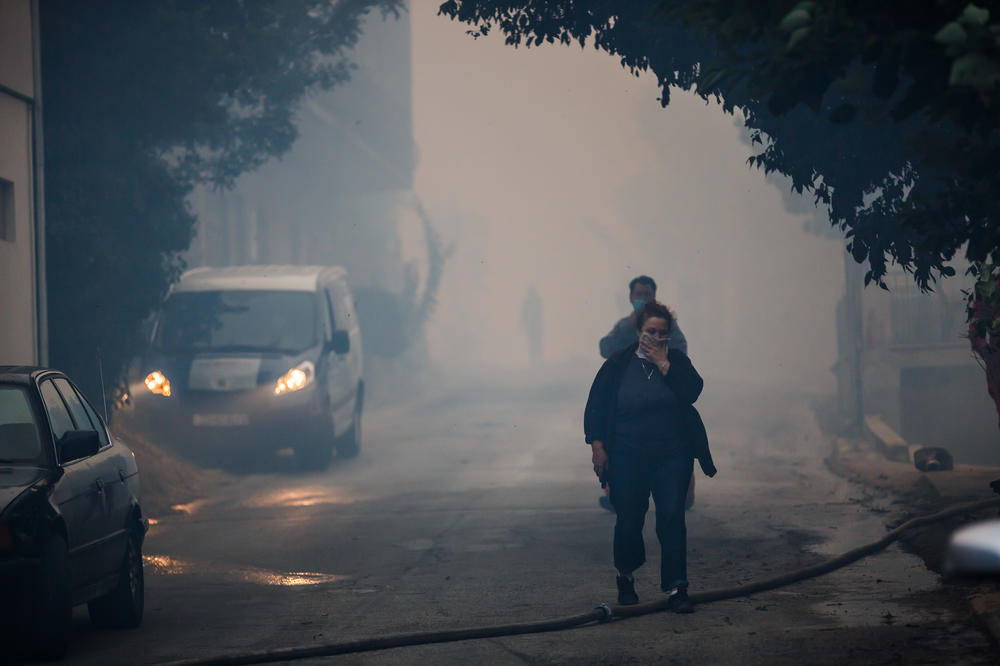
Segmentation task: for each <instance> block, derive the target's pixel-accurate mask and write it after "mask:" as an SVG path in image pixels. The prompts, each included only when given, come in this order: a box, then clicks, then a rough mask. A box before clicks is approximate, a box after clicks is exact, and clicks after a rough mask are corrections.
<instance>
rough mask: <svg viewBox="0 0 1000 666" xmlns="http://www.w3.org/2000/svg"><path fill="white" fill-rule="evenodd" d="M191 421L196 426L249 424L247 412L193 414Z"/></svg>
mask: <svg viewBox="0 0 1000 666" xmlns="http://www.w3.org/2000/svg"><path fill="white" fill-rule="evenodd" d="M192 423H193V424H194V425H196V426H245V425H250V415H249V414H195V415H194V416H193V418H192Z"/></svg>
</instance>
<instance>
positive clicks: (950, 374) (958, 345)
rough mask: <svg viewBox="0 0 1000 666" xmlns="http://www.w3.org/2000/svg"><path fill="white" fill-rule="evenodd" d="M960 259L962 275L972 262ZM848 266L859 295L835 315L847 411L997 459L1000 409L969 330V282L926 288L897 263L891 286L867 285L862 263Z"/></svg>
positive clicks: (971, 455) (980, 460) (910, 438)
mask: <svg viewBox="0 0 1000 666" xmlns="http://www.w3.org/2000/svg"><path fill="white" fill-rule="evenodd" d="M960 263H961V262H958V261H956V262H953V264H954V268H955V269H956V271H957V273H958V275H962V273H963V271H964V270H965V268H967V266H964V265H960ZM847 271H848V288H849V290H850V289H853V292H854V293H853V294H851V293H848V296H847V297H846V298H845V299H844V301H843V302H842V303H841V308H840V312H839V313H838V321H839V327H838V328H839V336H838V339H839V342H840V361H839V362H838V364H837V367H836V371H837V376H838V386H839V388H840V403H841V409H842V411H843V412H844V413H845V414H851V415H852V417H853V418H852V420H855V419H856V418H858V417H863V416H864V415H877V416H879V417H881V418H882V419H883V420H884V421H885V422H886V423H887V424H889V426H890V427H892V428H893V429H895V430H896V432H898V433H899V434H900V435H902V437H903V438H904V439H905V440H906V441H907V442H908V443H910V444H921V445H924V446H941V447H944V448H946V449H947V450H948V451H950V452H951V453H952V454H953V455H954V456H955V461H956V462H959V463H970V464H993V465H996V464H1000V431H998V430H997V414H996V409H995V408H994V406H993V401H992V400H991V399H990V397H989V394H988V392H987V388H986V374H985V372H984V371H983V369H982V368H981V367H980V364H979V363H978V362H977V359H976V356H975V354H974V353H973V351H972V348H971V347H970V344H969V339H968V336H967V334H966V330H965V328H966V317H965V296H964V294H963V293H962V287H963V284H964V283H965V281H963V280H961V279H960V278H958V277H956V278H952V279H948V280H941V281H939V282H938V283H937V284H935V285H934V291H933V292H928V293H922V292H921V291H920V289H919V288H918V287H917V285H916V283H915V282H914V280H913V276H912V275H910V274H908V273H905V272H903V271H902V270H899V269H893V270H890V272H889V273H888V274H887V275H886V276H885V283H886V286H887V287H888V290H883V289H879V288H877V287H874V286H871V287H869V288H868V289H863V288H862V286H861V285H862V281H863V277H864V269H863V268H862V267H860V266H858V265H857V264H854V263H853V262H850V261H849V262H848V266H847Z"/></svg>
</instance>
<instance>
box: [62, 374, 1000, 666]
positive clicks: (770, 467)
mask: <svg viewBox="0 0 1000 666" xmlns="http://www.w3.org/2000/svg"><path fill="white" fill-rule="evenodd" d="M586 370H587V372H589V371H590V369H586ZM587 372H581V373H580V374H579V377H576V378H571V380H561V381H553V382H552V383H550V384H549V385H545V384H544V383H543V382H540V381H538V380H537V376H538V375H537V374H536V375H535V377H536V379H534V380H525V381H518V380H517V378H511V377H508V378H506V379H504V380H500V379H497V380H496V381H495V382H494V384H493V385H492V386H491V387H490V388H483V387H478V388H477V387H475V386H472V385H470V384H468V383H465V384H463V383H461V382H459V383H458V384H455V383H452V384H451V385H449V386H443V385H442V386H436V387H435V386H429V387H428V388H427V389H426V392H425V394H424V395H423V396H421V397H419V398H417V399H415V400H414V401H413V402H411V403H409V404H406V405H401V406H394V407H387V408H381V409H373V410H370V411H369V413H368V414H366V420H365V424H364V428H365V433H364V437H365V441H364V445H363V449H362V453H361V455H360V457H359V458H357V459H355V460H350V461H339V460H338V461H335V462H334V464H333V466H332V467H331V468H330V469H329V470H328V471H326V472H323V473H318V474H302V473H298V472H295V471H294V470H293V469H292V465H291V464H290V463H289V461H287V460H284V459H281V458H277V459H275V460H274V461H270V462H268V463H267V464H266V465H265V470H269V471H264V470H262V471H261V472H260V473H254V474H248V475H242V476H240V477H238V479H237V481H236V482H235V483H234V484H231V485H230V486H228V487H226V488H223V489H221V490H220V491H219V492H218V493H216V494H215V495H214V496H212V497H210V498H207V500H206V501H203V502H198V503H195V504H192V505H191V506H188V507H185V508H186V512H185V513H176V514H173V515H169V516H161V517H159V519H158V520H157V522H156V524H155V525H154V526H153V528H152V530H151V532H150V534H149V536H148V539H147V541H146V545H145V554H146V594H147V597H146V618H145V621H144V623H143V625H142V627H141V628H140V629H137V630H133V631H120V632H97V631H92V630H91V629H90V626H89V623H88V621H87V619H86V613H85V610H84V609H77V611H76V623H75V627H76V636H75V638H74V641H73V643H72V645H71V647H70V654H69V656H68V658H67V659H68V661H70V662H72V663H80V664H113V663H122V664H125V663H130V664H138V663H156V662H159V661H165V660H172V659H179V658H188V657H196V656H214V655H222V654H226V653H229V652H241V651H248V650H249V651H253V650H262V649H269V648H276V647H283V646H293V645H314V644H318V643H322V642H331V641H338V640H347V639H357V638H363V637H370V636H376V635H379V634H383V633H395V632H406V631H418V630H425V629H426V630H439V629H445V628H459V627H469V626H474V625H481V624H495V623H506V622H515V621H529V620H536V619H543V618H549V617H556V616H563V615H569V614H574V613H580V612H584V611H587V610H589V609H592V608H593V607H594V606H595V605H597V604H598V603H601V602H609V603H613V602H614V601H615V589H614V571H613V569H612V567H611V533H612V527H613V524H614V518H613V516H612V515H611V514H609V513H607V512H605V511H603V510H602V509H600V508H599V507H598V503H597V499H598V495H599V487H598V486H597V484H596V482H595V480H594V478H593V473H592V471H591V469H590V462H589V449H588V448H587V447H586V446H585V445H584V443H583V438H582V433H581V425H580V424H581V420H582V412H583V403H584V401H585V398H586V390H587V388H588V382H589V377H587V376H586V375H587ZM571 374H572V373H571ZM703 403H704V404H703V409H702V413H703V416H705V420H706V423H707V425H708V428H709V435H710V438H711V440H712V446H713V452H714V453H715V457H716V462H717V465H718V467H719V470H720V472H719V475H718V476H717V477H716V478H715V479H710V480H709V479H705V478H704V477H702V476H701V474H700V472H698V475H699V480H698V490H697V502H696V505H695V507H694V509H693V510H692V511H691V512H690V513H689V514H688V535H689V574H690V578H691V583H692V591H694V590H698V589H707V588H715V587H724V586H730V585H733V584H737V583H740V582H744V581H749V580H755V579H759V578H763V577H770V576H773V575H776V574H778V573H782V572H785V571H788V570H791V569H794V568H797V567H800V566H804V565H808V564H812V563H815V562H817V561H819V560H820V559H821V558H823V557H825V556H828V555H831V554H834V553H838V552H841V551H843V550H846V549H848V548H850V547H852V546H854V545H858V544H860V543H863V542H867V541H870V540H873V539H875V538H877V537H878V536H880V535H881V534H882V533H884V519H885V516H884V515H883V514H882V510H888V509H890V508H891V507H890V506H888V502H889V499H888V498H886V499H884V500H883V499H880V498H878V497H872V496H871V495H870V494H869V491H867V490H865V489H863V488H859V487H855V486H852V485H851V484H849V483H848V482H846V481H844V480H842V479H840V478H838V477H835V476H833V475H832V474H831V473H830V472H828V471H827V469H826V468H825V466H824V464H823V458H824V456H825V455H826V454H827V452H828V446H829V444H828V442H827V440H826V439H825V438H824V437H823V436H822V435H821V434H820V432H819V430H818V428H817V426H816V422H815V418H814V416H813V414H812V411H811V409H810V407H809V405H808V404H807V399H806V398H805V397H803V396H801V395H799V396H791V397H790V396H787V395H780V396H779V395H775V394H772V393H768V392H767V391H762V390H743V391H737V390H735V389H730V390H729V391H728V392H723V391H720V390H718V389H716V391H715V392H713V391H712V386H711V384H710V385H709V390H708V391H706V395H705V396H704V400H703ZM862 500H864V502H862ZM880 502H884V503H885V504H886V506H881V507H880ZM866 507H867V508H866ZM871 507H874V508H875V510H874V511H873V510H872V509H871ZM647 546H648V552H649V559H650V561H649V563H647V565H646V566H645V567H644V568H643V569H641V570H640V571H639V572H638V573H637V588H638V592H639V595H640V598H641V599H642V600H643V601H647V600H652V599H655V598H657V596H658V595H659V594H660V593H659V591H658V581H657V574H656V566H657V562H658V558H659V548H658V546H657V545H656V540H655V536H654V535H653V533H652V520H651V519H650V520H647ZM993 650H994V648H993V647H992V646H991V644H990V643H989V641H988V639H987V638H986V636H985V634H983V633H982V632H981V631H980V630H979V629H978V627H977V626H976V625H975V624H974V622H973V621H972V620H971V619H970V617H969V615H968V612H967V610H966V607H965V605H964V603H963V601H962V598H961V595H960V594H959V593H958V592H956V591H955V590H952V589H950V588H942V587H941V586H940V585H939V581H938V579H937V577H936V575H934V574H933V573H931V572H929V571H927V570H926V569H925V567H924V566H923V564H922V562H921V561H920V560H919V559H918V558H916V557H914V556H912V555H909V554H906V553H904V552H902V551H901V550H899V549H898V548H896V547H891V548H890V549H889V550H888V551H886V552H885V553H883V554H881V555H879V556H877V557H874V558H870V559H868V560H865V561H863V562H861V563H858V564H856V565H854V566H852V567H850V568H848V569H844V570H841V571H838V572H836V573H834V574H832V575H829V576H826V577H824V578H821V579H816V580H812V581H808V582H805V583H801V584H798V585H795V586H793V587H788V588H785V589H782V590H776V591H773V592H767V593H763V594H759V595H756V596H754V597H752V598H745V599H739V600H733V601H725V602H717V603H714V604H709V605H705V606H701V607H699V608H698V612H697V613H695V614H693V615H688V616H679V615H674V614H657V615H652V616H646V617H643V618H637V619H632V620H623V621H616V622H613V623H610V624H607V625H600V626H592V627H586V628H581V629H575V630H571V631H566V632H561V633H554V634H543V635H533V636H519V637H510V638H503V639H493V640H480V641H469V642H463V643H453V644H446V645H438V646H426V647H414V648H402V649H396V650H388V651H384V652H377V653H369V654H365V655H349V656H342V657H337V658H333V659H331V660H330V663H343V664H409V663H470V662H480V663H489V664H524V663H532V664H534V663H595V664H597V663H602V664H603V663H615V664H622V663H653V662H659V663H663V662H671V663H698V664H704V663H726V664H730V663H750V664H753V663H760V664H771V663H778V664H783V663H787V664H800V663H804V662H811V663H813V664H828V663H829V664H834V663H836V664H843V663H876V664H885V663H951V664H953V663H970V664H976V663H996V661H997V658H998V655H997V653H996V652H995V651H993ZM314 663H318V662H314Z"/></svg>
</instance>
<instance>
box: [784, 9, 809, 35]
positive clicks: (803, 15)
mask: <svg viewBox="0 0 1000 666" xmlns="http://www.w3.org/2000/svg"><path fill="white" fill-rule="evenodd" d="M810 23H812V14H810V13H809V12H807V11H806V10H804V9H793V10H792V11H790V12H788V13H787V14H785V18H783V19H781V23H779V24H778V27H779V28H781V29H782V30H784V31H785V32H792V31H793V30H797V29H799V28H802V27H803V26H807V25H809V24H810Z"/></svg>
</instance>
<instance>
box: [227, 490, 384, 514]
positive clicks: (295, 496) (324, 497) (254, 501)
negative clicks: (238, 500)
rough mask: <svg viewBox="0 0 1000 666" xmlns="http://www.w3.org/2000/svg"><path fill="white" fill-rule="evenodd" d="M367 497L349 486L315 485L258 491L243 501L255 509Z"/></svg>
mask: <svg viewBox="0 0 1000 666" xmlns="http://www.w3.org/2000/svg"><path fill="white" fill-rule="evenodd" d="M365 499H368V497H367V496H362V495H360V494H358V493H357V492H356V491H351V490H348V489H347V488H343V487H338V486H327V485H322V486H321V485H315V486H304V487H300V488H285V489H279V490H272V491H267V492H261V493H257V494H255V495H253V496H251V497H250V498H249V499H247V500H246V501H244V502H242V506H245V507H248V508H253V509H260V508H268V507H310V506H318V505H321V504H353V503H355V502H359V501H362V500H365Z"/></svg>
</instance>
